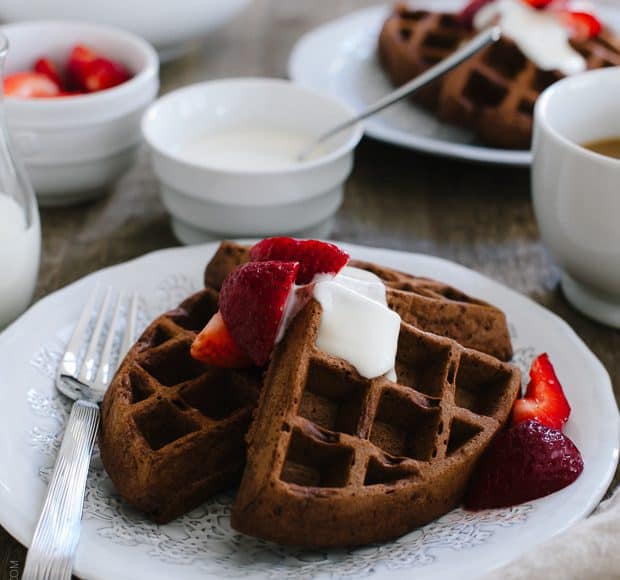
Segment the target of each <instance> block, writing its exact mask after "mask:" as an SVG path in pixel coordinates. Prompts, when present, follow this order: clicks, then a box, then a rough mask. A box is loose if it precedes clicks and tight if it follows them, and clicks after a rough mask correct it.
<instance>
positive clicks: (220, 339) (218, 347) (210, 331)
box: [190, 312, 252, 368]
mask: <svg viewBox="0 0 620 580" xmlns="http://www.w3.org/2000/svg"><path fill="white" fill-rule="evenodd" d="M190 352H191V355H192V357H193V358H195V359H196V360H199V361H200V362H203V363H206V364H210V365H214V366H217V367H225V368H241V367H247V366H250V365H251V364H252V361H251V360H250V359H249V357H248V355H247V354H245V353H244V352H243V351H242V350H241V349H240V348H239V347H238V346H237V344H236V343H235V341H234V340H233V338H232V336H230V333H229V332H228V329H227V328H226V325H225V324H224V320H223V319H222V315H221V314H220V313H219V312H217V313H216V314H214V315H213V317H212V318H211V320H209V322H208V323H207V325H206V326H205V327H204V328H203V329H202V331H201V332H200V334H199V335H198V336H197V337H196V338H195V339H194V342H193V343H192V348H191V351H190Z"/></svg>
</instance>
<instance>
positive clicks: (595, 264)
mask: <svg viewBox="0 0 620 580" xmlns="http://www.w3.org/2000/svg"><path fill="white" fill-rule="evenodd" d="M614 137H620V67H616V68H606V69H601V70H595V71H591V72H587V73H584V74H581V75H577V76H573V77H568V78H566V79H564V80H562V81H560V82H558V83H555V84H554V85H552V86H551V87H549V88H548V89H547V90H546V91H545V92H544V93H543V94H542V95H541V97H540V98H539V99H538V102H537V104H536V108H535V111H534V140H533V151H534V163H533V167H532V192H533V197H534V210H535V212H536V217H537V219H538V225H539V228H540V233H541V236H542V239H543V241H544V242H545V244H547V246H548V247H549V248H550V249H551V252H552V253H553V255H554V257H555V259H556V260H557V262H558V263H559V264H560V266H561V267H562V268H563V275H562V288H563V290H564V294H565V295H566V297H567V298H568V300H569V301H570V302H571V303H572V304H573V305H574V306H575V307H576V308H577V309H579V310H581V311H582V312H583V313H585V314H587V315H589V316H590V317H592V318H594V319H596V320H598V321H600V322H603V323H605V324H609V325H611V326H615V327H620V160H618V159H613V158H611V157H606V156H604V155H600V154H598V153H593V152H592V151H589V150H587V149H585V148H584V147H582V144H584V143H589V142H592V141H596V140H599V139H607V138H614Z"/></svg>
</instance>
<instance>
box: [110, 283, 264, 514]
mask: <svg viewBox="0 0 620 580" xmlns="http://www.w3.org/2000/svg"><path fill="white" fill-rule="evenodd" d="M217 309H218V292H217V291H216V290H214V289H212V288H206V289H205V290H202V291H201V292H198V293H197V294H194V295H193V296H191V297H190V298H188V299H187V300H186V301H185V302H183V303H182V304H181V305H180V306H179V308H177V309H175V310H172V311H170V312H168V313H166V314H164V315H162V316H160V317H159V318H157V319H156V320H155V321H154V322H153V323H152V324H151V325H150V326H149V327H148V328H147V329H146V330H145V331H144V333H143V334H142V336H141V337H140V338H139V340H138V341H137V343H136V344H135V345H134V346H133V348H132V349H131V350H130V351H129V353H128V354H127V357H126V358H125V360H124V361H123V363H122V365H121V367H120V369H119V370H118V372H117V374H116V376H115V378H114V380H113V381H112V384H111V385H110V387H109V389H108V391H107V393H106V396H105V398H104V401H103V403H102V407H101V412H102V419H101V434H100V439H99V445H100V449H101V458H102V461H103V464H104V466H105V468H106V470H107V472H108V474H109V475H110V478H111V479H112V481H113V482H114V485H115V486H116V489H117V490H118V492H119V493H120V495H121V496H122V497H123V498H125V499H126V500H127V501H128V502H129V503H130V504H132V505H133V506H135V507H136V508H138V509H139V510H141V511H143V512H144V513H146V514H147V515H148V516H149V517H150V518H152V519H153V520H154V521H156V522H159V523H164V522H167V521H170V520H172V519H174V518H175V517H177V516H179V515H181V514H184V513H186V512H188V511H190V510H191V509H193V508H195V507H197V506H198V505H200V504H201V503H202V502H204V501H205V500H206V499H208V498H209V497H210V496H211V495H213V494H214V493H216V492H219V491H221V490H223V489H226V488H229V487H232V486H233V485H236V484H237V483H238V482H239V478H240V477H241V473H242V470H243V467H244V464H245V443H244V437H245V434H246V432H247V430H248V427H249V425H250V420H251V416H252V411H253V410H254V408H255V406H256V401H257V400H258V393H259V388H260V385H261V376H260V371H259V370H258V369H252V370H229V369H218V368H214V367H210V368H206V367H204V366H203V365H202V364H200V363H198V362H196V361H195V360H193V359H192V358H191V357H190V346H191V344H192V342H193V340H194V338H195V336H196V333H197V332H198V331H200V330H201V329H202V328H203V327H204V325H205V324H206V323H207V322H208V320H209V319H210V318H211V316H213V314H215V312H216V311H217Z"/></svg>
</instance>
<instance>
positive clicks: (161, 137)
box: [142, 78, 362, 243]
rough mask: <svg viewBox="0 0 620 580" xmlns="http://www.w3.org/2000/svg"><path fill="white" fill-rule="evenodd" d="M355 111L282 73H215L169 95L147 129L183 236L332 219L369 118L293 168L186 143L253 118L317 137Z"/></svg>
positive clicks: (244, 232) (256, 231)
mask: <svg viewBox="0 0 620 580" xmlns="http://www.w3.org/2000/svg"><path fill="white" fill-rule="evenodd" d="M352 116H353V111H352V110H351V109H349V108H348V107H347V106H346V105H344V104H343V103H341V102H340V101H337V100H335V99H332V98H330V97H326V96H324V95H321V94H319V93H315V92H313V91H310V90H308V89H304V88H301V87H299V86H296V85H294V84H293V83H291V82H289V81H285V80H281V79H258V78H247V79H226V80H217V81H210V82H205V83H200V84H196V85H192V86H189V87H186V88H183V89H179V90H177V91H174V92H172V93H170V94H168V95H166V96H164V97H162V98H161V99H159V100H158V101H157V102H156V103H155V104H153V105H152V106H151V107H150V108H149V110H148V111H147V112H146V113H145V115H144V118H143V120H142V132H143V134H144V138H145V140H146V142H147V144H148V145H149V148H150V150H151V159H152V164H153V169H154V171H155V173H156V175H157V177H158V178H159V180H160V182H161V195H162V199H163V202H164V204H165V205H166V207H167V208H168V210H169V211H170V213H171V214H172V224H173V228H174V231H175V233H176V235H177V237H178V238H179V239H180V240H181V241H182V242H185V243H197V242H199V241H203V240H206V239H210V238H212V237H221V236H266V235H277V234H291V233H298V234H299V233H302V232H308V231H312V230H313V229H315V228H317V227H319V226H320V225H321V224H323V223H325V222H326V220H328V219H329V218H330V217H331V216H332V215H333V214H334V213H335V212H336V211H337V210H338V208H339V207H340V204H341V203H342V197H343V182H344V181H345V180H346V178H347V177H348V176H349V174H350V172H351V169H352V166H353V150H354V148H355V146H356V145H357V143H358V142H359V140H360V139H361V137H362V127H361V125H359V124H358V125H356V126H354V127H352V128H351V129H349V130H347V131H343V132H342V133H341V134H340V135H338V136H336V137H334V138H333V139H332V140H331V141H330V142H329V144H328V145H327V148H326V150H325V151H324V152H323V153H322V154H321V155H320V156H319V157H317V158H315V159H312V160H309V161H304V162H300V163H296V164H293V165H290V166H288V167H286V168H283V169H272V170H269V169H251V168H249V165H248V167H243V166H239V167H238V168H237V167H235V168H234V169H224V168H222V166H220V165H218V164H217V162H215V161H214V160H213V159H210V158H209V156H208V155H206V156H205V158H204V160H201V161H200V162H196V161H192V160H190V159H188V157H187V155H185V154H184V152H183V146H184V145H185V144H186V143H187V142H189V141H191V140H192V139H197V138H200V137H201V136H204V135H209V134H216V133H218V132H221V131H225V130H229V129H241V130H242V129H244V128H247V127H252V128H256V127H259V128H262V129H265V130H274V131H287V132H294V133H297V134H300V135H303V136H304V137H305V136H307V138H308V141H310V140H311V139H312V138H313V137H315V136H318V135H320V134H321V133H322V132H323V131H325V130H326V129H328V128H330V127H332V126H334V125H336V124H338V123H340V122H342V121H345V120H347V119H349V118H351V117H352Z"/></svg>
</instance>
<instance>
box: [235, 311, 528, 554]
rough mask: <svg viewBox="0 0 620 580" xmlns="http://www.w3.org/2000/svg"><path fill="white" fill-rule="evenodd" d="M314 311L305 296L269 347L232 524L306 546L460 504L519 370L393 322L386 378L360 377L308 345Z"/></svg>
mask: <svg viewBox="0 0 620 580" xmlns="http://www.w3.org/2000/svg"><path fill="white" fill-rule="evenodd" d="M320 317H321V307H320V305H319V304H318V303H317V302H315V301H311V302H310V303H309V304H308V305H307V306H306V307H305V308H304V310H302V312H301V313H300V314H299V315H298V316H297V318H295V319H294V321H293V323H292V324H291V326H290V327H289V330H288V332H287V334H286V335H285V337H284V339H283V340H282V341H281V342H280V343H279V345H278V346H277V347H276V351H275V353H274V357H273V359H272V362H271V364H270V366H269V370H268V373H267V376H266V378H265V383H264V385H263V390H262V394H261V397H260V401H259V405H258V409H257V412H256V415H255V418H254V421H253V423H252V427H251V429H250V431H249V434H248V444H249V446H248V462H247V465H246V469H245V471H244V474H243V478H242V481H241V486H240V488H239V492H238V494H237V498H236V500H235V503H234V505H233V509H232V520H231V523H232V526H233V528H235V529H236V530H238V531H240V532H243V533H246V534H250V535H254V536H258V537H260V538H264V539H267V540H273V541H276V542H280V543H283V544H295V545H301V546H307V547H312V548H319V547H320V548H324V547H347V546H354V545H362V544H367V543H371V542H378V541H385V540H389V539H392V538H395V537H398V536H400V535H402V534H404V533H406V532H408V531H410V530H412V529H413V528H415V527H417V526H419V525H422V524H425V523H427V522H429V521H431V520H433V519H435V518H437V517H439V516H441V515H442V514H444V513H446V512H448V511H449V510H450V509H452V508H453V507H455V506H456V505H457V504H458V503H459V501H460V500H461V497H462V495H463V492H464V488H465V485H466V484H467V481H468V480H469V477H470V475H471V472H472V469H473V468H474V466H475V464H476V461H477V459H478V457H479V456H480V454H481V453H482V452H483V451H484V449H485V448H486V446H487V445H488V443H489V442H490V440H491V439H492V437H493V436H494V434H495V433H496V432H497V430H498V429H499V428H500V427H501V426H502V425H503V423H504V422H505V421H506V419H507V418H508V416H509V413H510V410H511V408H512V404H513V401H514V399H515V397H516V395H517V390H518V389H519V385H520V377H519V372H518V371H517V370H516V369H515V368H514V367H512V366H511V365H509V364H506V363H503V362H500V361H498V360H497V359H495V358H493V357H490V356H488V355H485V354H482V353H480V352H478V351H474V350H469V349H465V348H463V347H462V346H460V345H459V344H458V343H456V342H455V341H453V340H450V339H447V338H442V337H438V336H436V335H433V334H430V333H425V332H422V331H421V330H418V329H417V328H415V327H414V326H411V325H409V324H406V323H404V322H403V323H402V324H401V329H400V336H399V341H398V351H397V356H396V374H397V377H398V378H397V381H396V382H391V381H389V380H387V379H386V378H383V377H381V378H377V379H374V380H368V379H364V378H363V377H361V376H360V375H359V374H358V373H357V372H356V370H355V369H354V368H353V367H351V366H350V365H349V364H348V363H346V362H344V361H343V360H341V359H336V358H333V357H331V356H329V355H327V354H325V353H324V352H321V351H319V350H318V349H317V347H316V346H315V343H316V336H317V332H318V328H319V324H320Z"/></svg>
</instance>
